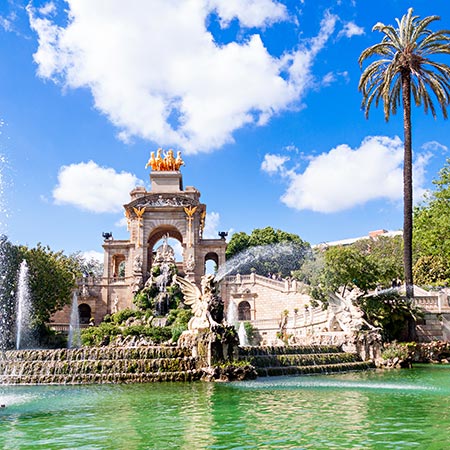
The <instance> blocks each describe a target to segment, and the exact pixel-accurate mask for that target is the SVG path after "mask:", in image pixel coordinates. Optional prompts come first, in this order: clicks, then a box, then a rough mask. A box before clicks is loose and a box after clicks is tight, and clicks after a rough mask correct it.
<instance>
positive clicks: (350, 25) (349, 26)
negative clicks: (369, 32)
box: [338, 22, 364, 38]
mask: <svg viewBox="0 0 450 450" xmlns="http://www.w3.org/2000/svg"><path fill="white" fill-rule="evenodd" d="M362 34H364V28H363V27H359V26H358V25H356V24H355V23H354V22H347V23H345V24H344V27H343V28H342V30H341V31H339V33H338V38H339V37H342V36H345V37H348V38H351V37H352V36H361V35H362Z"/></svg>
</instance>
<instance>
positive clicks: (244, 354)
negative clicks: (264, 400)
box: [239, 345, 375, 376]
mask: <svg viewBox="0 0 450 450" xmlns="http://www.w3.org/2000/svg"><path fill="white" fill-rule="evenodd" d="M239 359H240V360H242V361H248V362H249V363H250V364H252V365H253V366H255V368H256V371H257V372H258V375H259V376H280V375H303V374H313V373H316V374H317V373H324V374H326V373H335V372H347V371H353V370H367V369H371V368H374V367H375V365H374V363H373V362H371V361H362V360H361V358H360V357H359V356H358V355H357V354H356V353H347V352H344V351H342V349H341V347H339V346H334V345H304V346H301V345H299V346H268V347H240V348H239Z"/></svg>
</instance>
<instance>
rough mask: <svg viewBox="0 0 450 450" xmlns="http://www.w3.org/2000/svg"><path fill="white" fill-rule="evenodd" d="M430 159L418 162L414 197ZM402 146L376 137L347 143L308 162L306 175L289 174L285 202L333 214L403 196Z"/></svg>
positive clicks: (420, 188) (283, 199) (423, 156)
mask: <svg viewBox="0 0 450 450" xmlns="http://www.w3.org/2000/svg"><path fill="white" fill-rule="evenodd" d="M427 162H428V156H426V155H420V156H419V157H418V158H417V160H416V163H415V166H414V170H415V195H416V197H418V196H420V195H421V193H422V191H423V189H422V187H421V185H422V184H423V182H424V168H425V165H426V164H427ZM402 165H403V143H402V141H401V140H400V138H398V137H395V138H393V139H392V138H388V137H386V136H372V137H367V138H366V139H364V140H363V142H362V143H361V145H360V146H359V147H358V148H356V149H352V148H350V147H349V146H348V145H346V144H342V145H339V146H337V147H336V148H333V149H332V150H330V151H329V152H328V153H323V154H321V155H319V156H316V157H314V158H313V159H311V160H310V161H309V164H308V166H307V167H306V169H305V171H304V172H303V173H296V172H294V171H285V172H284V174H283V173H282V175H284V176H285V177H286V179H287V180H288V182H289V187H288V189H287V190H286V192H285V193H284V195H283V196H282V198H281V200H282V201H283V202H284V203H285V204H286V205H287V206H289V207H291V208H294V209H298V210H303V209H307V210H312V211H317V212H323V213H332V212H338V211H343V210H346V209H350V208H353V207H354V206H357V205H362V204H364V203H366V202H368V201H371V200H376V199H382V198H384V199H388V200H392V201H397V200H401V198H402V196H403V170H402Z"/></svg>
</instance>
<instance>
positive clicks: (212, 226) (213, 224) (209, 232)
mask: <svg viewBox="0 0 450 450" xmlns="http://www.w3.org/2000/svg"><path fill="white" fill-rule="evenodd" d="M219 224H220V214H219V213H216V212H210V213H207V214H206V219H205V229H204V230H203V237H204V238H205V239H217V238H218V234H217V233H218V232H219Z"/></svg>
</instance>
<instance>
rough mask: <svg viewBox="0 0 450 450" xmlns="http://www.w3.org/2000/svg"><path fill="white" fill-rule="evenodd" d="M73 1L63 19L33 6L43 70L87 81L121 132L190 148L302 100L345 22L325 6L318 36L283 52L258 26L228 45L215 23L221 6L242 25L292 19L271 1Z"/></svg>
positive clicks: (75, 84)
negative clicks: (318, 60)
mask: <svg viewBox="0 0 450 450" xmlns="http://www.w3.org/2000/svg"><path fill="white" fill-rule="evenodd" d="M67 5H68V22H67V25H66V26H65V27H64V26H58V25H57V24H56V23H54V22H53V21H52V20H51V19H50V18H49V17H48V16H42V15H39V13H38V11H36V10H35V9H33V8H32V7H31V6H29V7H28V13H29V19H30V24H31V27H32V28H33V30H35V31H36V33H37V35H38V42H39V47H38V50H37V51H36V53H35V54H34V60H35V62H36V63H37V65H38V75H39V76H40V77H42V78H47V79H52V80H53V81H55V82H58V83H62V84H63V86H64V87H65V88H73V89H76V88H81V87H83V88H88V89H89V90H90V91H91V93H92V95H93V98H94V102H95V107H96V108H97V109H98V110H99V111H101V112H102V113H104V114H105V115H106V116H107V117H108V118H109V120H110V121H111V122H112V123H113V124H114V125H115V126H116V127H117V128H118V129H119V132H118V135H119V136H120V138H121V139H123V140H125V141H126V140H129V139H131V138H132V137H133V136H138V137H141V138H144V139H147V140H151V141H154V142H157V143H158V144H159V145H162V146H174V147H178V148H184V149H185V150H186V152H188V153H196V152H199V151H210V150H212V149H214V148H218V147H221V146H222V145H223V144H225V143H227V142H231V141H233V132H234V131H235V130H237V129H239V128H241V127H243V126H245V125H246V124H256V125H264V124H265V123H267V121H268V120H269V119H270V118H271V117H272V116H273V115H274V114H277V113H279V112H280V111H283V110H285V109H286V108H290V107H291V106H293V105H294V104H296V105H298V104H299V103H301V101H302V99H303V97H304V94H305V91H306V90H307V89H308V88H310V87H311V86H312V84H313V83H312V78H313V76H312V74H311V69H312V65H313V63H314V59H315V57H316V56H317V53H318V52H319V51H320V50H321V49H322V48H323V47H324V46H325V45H326V42H327V40H328V38H329V37H330V35H331V34H332V33H333V31H334V26H335V23H336V20H337V18H336V16H333V15H331V14H329V13H326V14H325V17H324V19H323V20H322V22H321V27H320V31H319V33H318V35H317V36H316V37H314V38H312V39H310V40H309V41H308V40H305V41H304V44H303V45H302V46H301V47H299V48H296V49H292V50H290V51H286V52H285V53H284V54H283V55H282V56H281V57H279V58H277V57H273V56H272V55H271V54H270V53H269V52H268V50H267V49H266V47H265V45H264V43H263V41H262V39H261V37H260V35H259V34H256V33H255V34H253V35H251V36H249V37H248V39H246V40H244V41H242V42H237V41H232V42H229V43H227V44H224V45H220V44H218V43H217V42H216V41H215V40H214V37H213V36H212V34H211V33H210V32H209V31H208V29H207V21H208V18H209V16H210V14H211V13H214V12H215V11H217V13H218V14H219V16H220V20H221V21H222V24H226V23H228V21H230V20H232V19H233V18H236V19H237V20H239V21H240V25H241V26H243V27H254V26H268V25H270V24H271V23H273V22H275V21H280V20H290V19H289V18H288V17H287V13H286V8H285V6H283V5H282V4H281V3H278V2H275V1H273V0H259V1H256V0H246V1H237V0H232V1H231V0H230V1H227V2H223V1H221V2H219V1H218V0H198V1H183V2H172V1H167V0H152V1H149V0H134V1H133V2H128V3H126V2H125V3H124V2H123V1H122V0H109V1H108V2H92V1H91V0H67Z"/></svg>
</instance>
